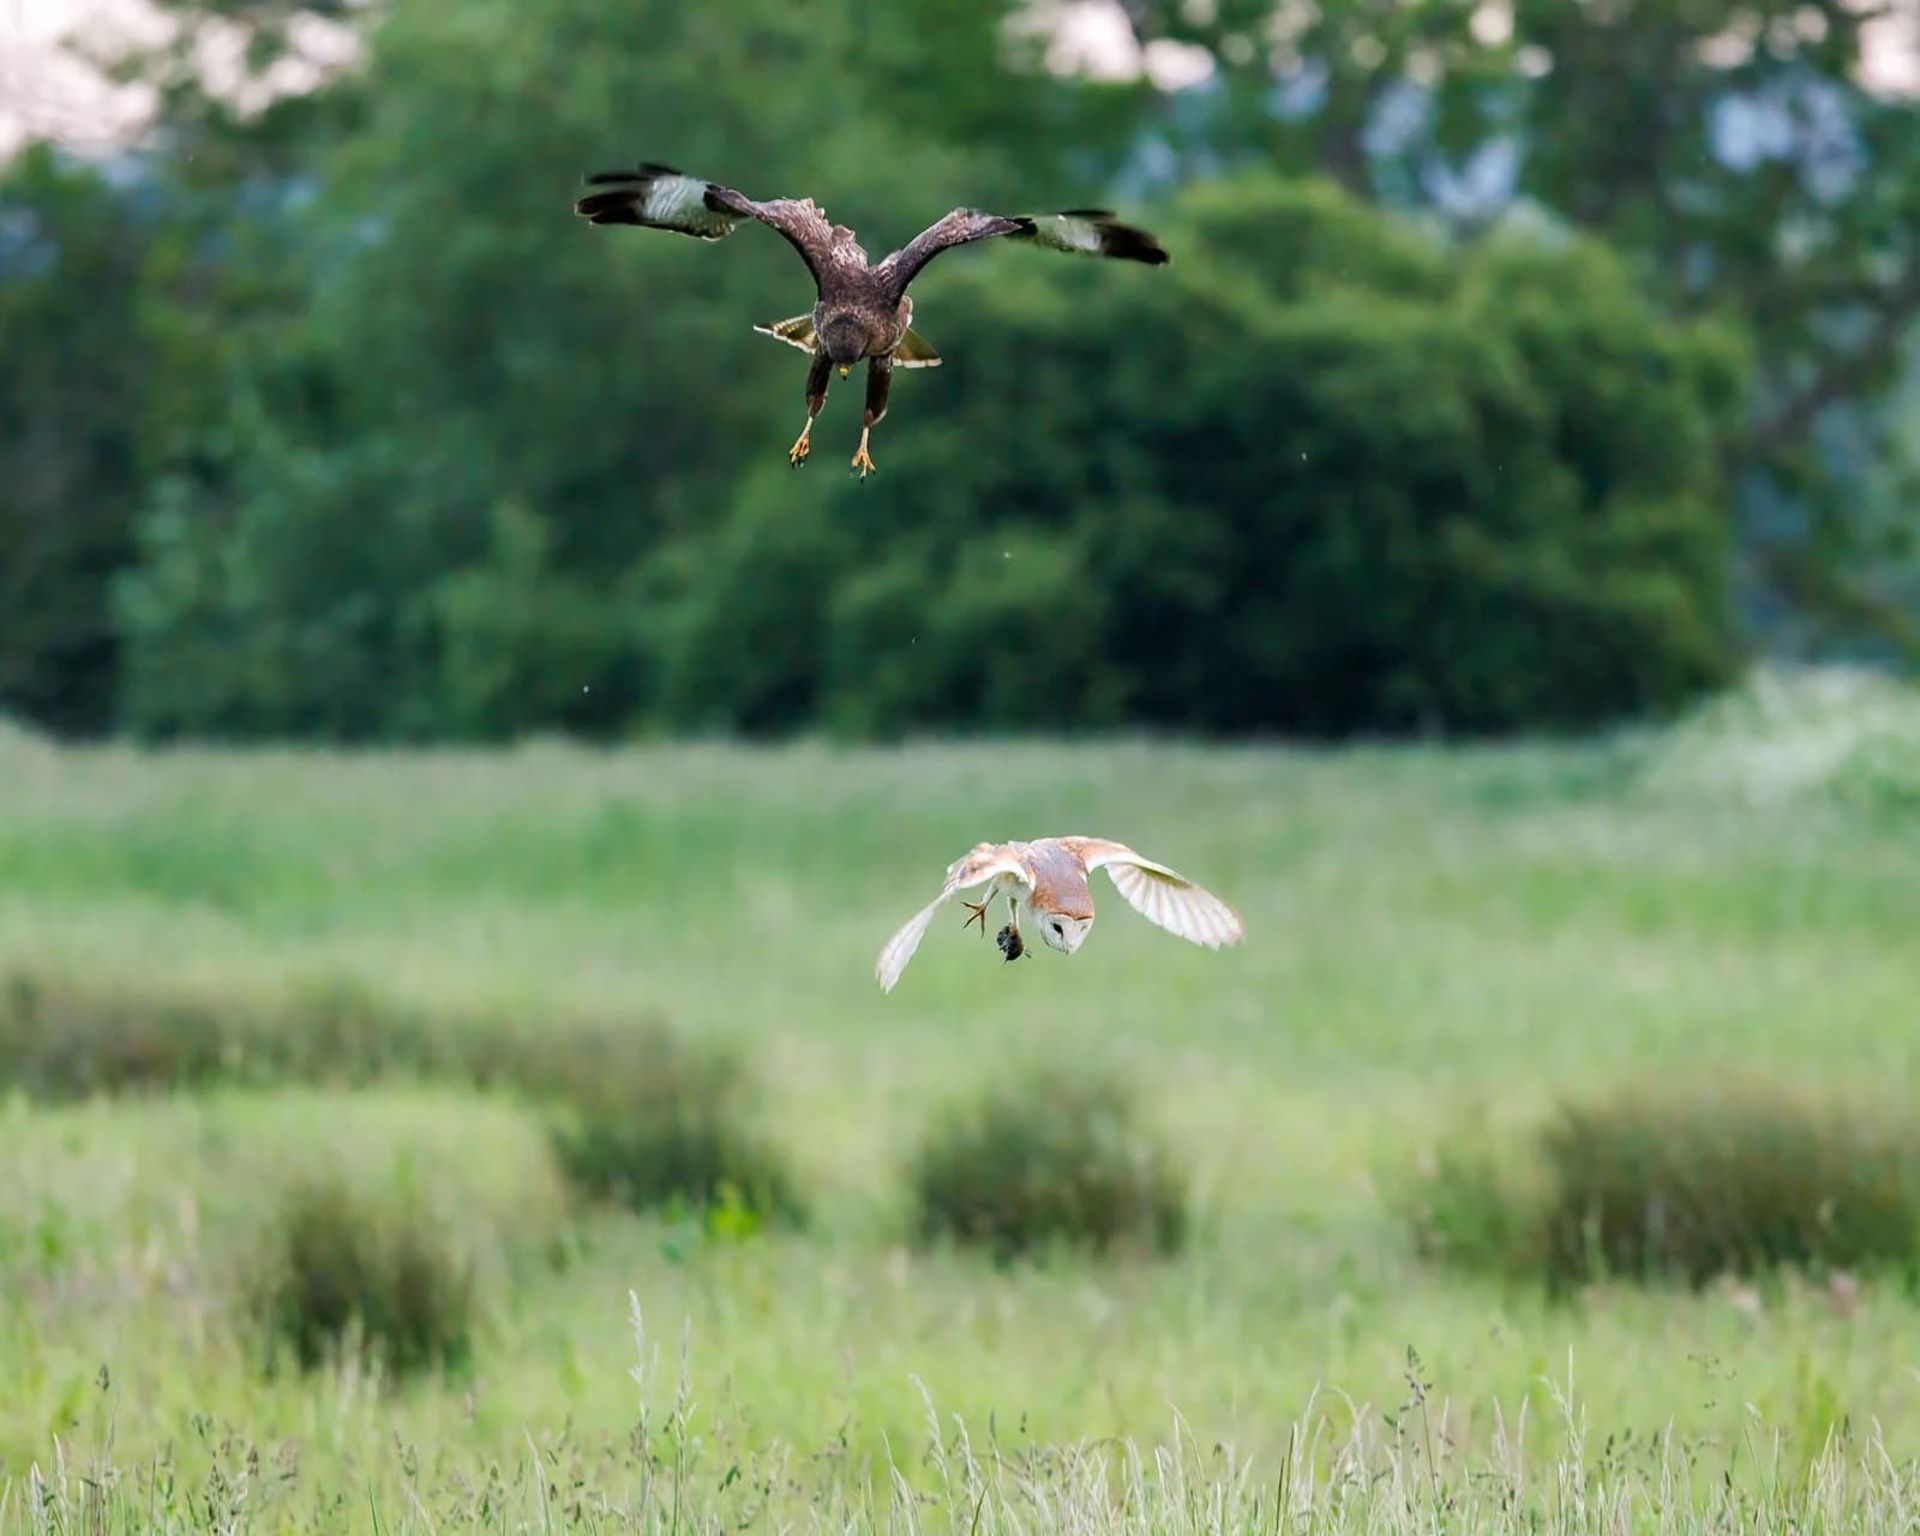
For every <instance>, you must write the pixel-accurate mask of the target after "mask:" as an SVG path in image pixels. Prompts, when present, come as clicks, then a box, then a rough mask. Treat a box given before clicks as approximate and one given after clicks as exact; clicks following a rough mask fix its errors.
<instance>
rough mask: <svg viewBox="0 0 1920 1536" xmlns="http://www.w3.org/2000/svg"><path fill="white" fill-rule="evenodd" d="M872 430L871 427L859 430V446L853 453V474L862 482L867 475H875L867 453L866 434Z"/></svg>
mask: <svg viewBox="0 0 1920 1536" xmlns="http://www.w3.org/2000/svg"><path fill="white" fill-rule="evenodd" d="M872 430H873V429H872V428H871V427H862V428H861V429H860V446H859V447H858V448H856V449H855V450H854V452H853V472H854V473H855V474H856V475H858V476H859V477H860V478H861V479H862V480H864V479H866V478H867V476H868V475H871V474H875V473H877V471H876V470H875V468H874V463H873V460H872V458H871V457H869V456H868V453H867V434H868V433H869V432H871V431H872Z"/></svg>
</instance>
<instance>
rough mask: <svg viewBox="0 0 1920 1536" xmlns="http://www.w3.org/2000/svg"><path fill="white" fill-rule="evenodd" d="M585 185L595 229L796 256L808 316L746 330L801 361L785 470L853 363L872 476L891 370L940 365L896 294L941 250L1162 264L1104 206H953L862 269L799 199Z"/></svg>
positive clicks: (628, 174) (649, 173)
mask: <svg viewBox="0 0 1920 1536" xmlns="http://www.w3.org/2000/svg"><path fill="white" fill-rule="evenodd" d="M587 185H588V186H589V187H591V188H592V189H593V190H591V191H590V192H588V193H587V194H586V196H584V197H582V198H581V199H580V200H579V201H578V202H576V203H575V204H574V208H573V211H574V212H575V213H577V214H579V215H580V216H581V217H582V218H583V219H587V220H589V221H590V222H592V223H595V224H637V225H640V226H642V227H643V228H647V229H670V230H673V231H674V232H675V233H676V234H682V235H691V236H693V237H694V238H695V239H697V240H709V241H711V240H720V239H724V238H725V237H726V236H728V235H730V234H732V233H733V232H734V230H735V229H736V228H738V227H739V226H740V225H741V224H742V223H744V222H746V221H747V220H749V219H751V220H754V221H756V222H758V223H761V224H765V225H767V226H768V227H769V228H772V229H775V230H777V231H779V233H780V234H781V235H782V236H784V237H785V238H786V241H787V243H788V244H789V245H791V246H792V247H793V248H794V249H795V250H796V251H798V252H799V253H800V259H801V260H802V261H804V262H806V264H807V270H808V271H809V272H810V273H812V274H813V287H814V305H813V308H812V309H811V310H809V311H808V312H807V313H806V314H804V315H795V316H794V317H793V318H792V319H791V320H776V321H774V322H772V323H771V324H769V325H756V326H755V327H754V329H755V330H756V331H762V332H764V333H765V334H767V335H769V336H772V337H774V338H775V339H776V340H778V341H784V342H785V343H787V345H788V346H790V347H798V348H799V349H800V350H801V351H802V352H805V353H806V354H807V355H808V357H810V358H811V359H812V360H813V361H812V363H811V365H810V366H809V367H808V369H807V424H806V425H805V426H804V427H802V428H801V429H800V436H799V438H798V439H797V440H796V441H795V443H794V445H793V446H792V447H791V448H789V449H788V450H787V462H788V463H790V464H792V465H793V467H794V468H795V469H798V468H800V466H801V465H803V464H805V463H806V462H807V452H808V449H809V448H810V447H811V445H812V437H813V421H814V418H815V417H816V416H818V415H819V414H820V409H821V407H822V406H824V405H825V404H826V402H827V381H828V377H829V375H830V374H831V373H832V372H833V370H835V369H836V368H837V369H838V370H839V371H840V377H841V378H843V379H844V378H845V377H846V376H847V374H848V371H849V370H850V369H852V368H853V367H854V365H855V364H857V363H861V362H864V363H865V364H866V365H867V397H866V409H865V411H864V412H863V414H862V416H861V418H860V446H859V448H858V449H857V450H856V451H855V452H854V455H853V462H852V466H851V467H852V470H853V472H854V473H855V474H856V475H858V476H859V477H860V478H861V479H862V480H864V479H866V477H867V476H868V475H870V474H872V473H873V472H874V466H873V458H872V456H871V455H870V454H869V453H868V452H867V440H868V438H869V437H870V436H871V434H872V432H873V429H874V428H875V427H877V426H878V425H879V424H880V421H881V418H882V417H884V416H885V415H886V414H887V393H888V391H889V390H890V389H891V388H892V385H893V370H894V368H895V367H900V368H937V367H938V366H939V365H940V354H939V353H938V352H936V351H934V350H933V348H932V347H930V346H928V345H927V343H926V341H925V340H924V339H923V338H922V337H920V336H918V335H916V334H915V333H914V331H913V330H912V328H911V322H912V320H913V300H912V299H910V298H908V297H907V285H908V284H909V283H911V282H912V281H913V279H914V277H915V275H916V274H918V272H919V271H920V269H921V268H922V267H924V266H925V265H926V264H927V263H928V262H930V261H932V260H933V258H934V257H936V256H938V255H939V254H940V253H941V252H942V251H944V250H948V249H950V248H951V247H953V246H956V245H971V244H972V243H973V242H974V241H976V240H994V239H999V238H1002V237H1004V238H1006V239H1009V240H1019V241H1023V242H1025V243H1026V244H1028V245H1039V246H1044V247H1046V248H1047V249H1048V250H1052V251H1067V252H1071V253H1074V254H1078V255H1082V256H1110V257H1115V258H1118V259H1119V260H1122V261H1138V262H1144V263H1145V264H1146V265H1148V266H1153V267H1157V266H1160V265H1161V264H1162V263H1164V262H1165V261H1166V259H1167V253H1166V252H1165V251H1164V250H1162V249H1161V248H1160V244H1159V242H1158V241H1156V240H1155V239H1154V238H1153V236H1152V235H1150V234H1148V233H1146V231H1144V230H1139V229H1134V228H1133V227H1131V226H1130V225H1126V224H1122V223H1120V222H1119V221H1118V220H1117V219H1115V218H1114V216H1113V215H1112V214H1111V213H1109V212H1108V211H1107V210H1106V209H1104V208H1076V209H1073V210H1071V211H1070V212H1067V213H1039V214H1025V213H1015V214H998V213H982V212H980V211H979V210H978V209H975V208H956V209H954V211H953V212H952V213H950V214H948V215H947V216H946V217H945V218H943V219H941V220H940V221H939V222H938V223H936V224H931V225H929V226H928V227H927V228H926V229H923V230H922V231H921V232H920V233H919V234H917V235H915V236H914V237H913V238H912V239H911V240H909V241H908V242H907V243H906V244H905V245H903V246H902V247H901V248H900V249H899V250H897V251H895V252H894V253H893V254H892V255H890V256H888V257H887V258H886V259H885V260H884V261H881V262H879V263H876V264H869V262H868V261H867V253H866V252H865V251H863V250H862V249H861V248H860V245H859V242H858V241H856V240H855V239H854V237H853V231H852V230H850V229H848V228H847V227H846V226H845V225H844V224H833V223H830V222H829V221H828V219H827V216H826V214H825V213H823V212H822V211H821V210H820V208H819V207H818V206H816V205H815V204H814V202H813V201H812V200H811V199H810V198H799V199H795V198H788V197H776V198H772V199H770V200H769V201H767V202H764V203H761V202H755V201H754V200H753V199H752V198H750V197H743V196H742V195H741V194H740V193H738V192H736V191H734V190H733V188H731V187H723V186H721V185H720V184H719V183H718V182H713V181H702V180H701V179H700V178H699V177H697V176H683V175H681V173H680V172H678V171H676V170H672V169H670V168H669V167H667V166H664V165H654V164H645V165H641V166H640V167H638V168H637V169H635V170H631V171H601V172H600V173H599V174H597V175H593V176H589V177H588V178H587Z"/></svg>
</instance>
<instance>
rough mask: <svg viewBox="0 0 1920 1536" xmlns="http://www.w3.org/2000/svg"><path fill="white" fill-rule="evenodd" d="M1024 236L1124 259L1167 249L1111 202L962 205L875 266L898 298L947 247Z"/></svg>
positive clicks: (1154, 259) (1156, 258)
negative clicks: (1062, 209) (1057, 206)
mask: <svg viewBox="0 0 1920 1536" xmlns="http://www.w3.org/2000/svg"><path fill="white" fill-rule="evenodd" d="M997 239H1008V240H1023V241H1025V242H1027V243H1028V244H1029V245H1043V246H1045V247H1046V248H1047V249H1048V250H1050V251H1067V252H1070V253H1072V254H1074V255H1078V256H1111V257H1115V258H1117V259H1119V260H1121V261H1140V262H1145V263H1146V264H1147V265H1148V266H1150V267H1157V266H1160V265H1162V264H1163V263H1164V262H1165V261H1166V259H1167V253H1166V252H1165V251H1164V250H1163V249H1161V246H1160V242H1159V241H1158V240H1156V239H1154V238H1153V236H1152V235H1150V234H1148V233H1147V232H1146V231H1145V230H1144V229H1135V228H1134V227H1133V226H1132V225H1131V224H1122V223H1121V222H1120V221H1119V220H1118V219H1116V218H1115V217H1114V216H1113V215H1112V214H1111V213H1110V212H1108V211H1107V210H1106V209H1105V208H1076V209H1073V210H1072V211H1071V212H1068V213H1015V214H998V213H982V212H981V211H980V210H979V209H978V208H956V209H954V210H953V212H952V213H950V214H948V215H947V216H946V217H945V218H943V219H941V220H940V221H939V222H937V223H934V224H929V225H928V226H927V227H926V228H925V229H923V230H921V231H920V233H919V234H917V235H915V236H914V237H913V238H912V239H911V240H909V241H908V242H907V243H906V244H905V245H903V246H902V247H901V248H900V249H899V250H897V251H895V252H894V253H893V254H892V255H891V256H889V257H887V259H886V260H885V261H883V262H881V263H880V264H879V265H878V266H877V267H875V268H874V269H873V270H874V275H875V276H876V277H878V278H879V279H880V281H881V283H882V284H883V285H884V286H885V287H886V289H887V291H888V292H889V293H891V294H892V295H893V296H894V297H895V298H896V299H897V298H898V297H899V296H900V295H901V294H903V293H905V292H906V291H907V284H908V283H910V282H912V281H913V279H914V277H915V276H916V275H917V274H918V272H919V271H920V269H921V268H922V267H924V266H925V265H926V264H927V263H928V262H930V261H932V260H933V258H934V257H936V256H938V255H939V254H940V253H941V252H942V251H948V250H952V249H953V247H954V246H956V245H971V244H973V242H974V241H976V240H997Z"/></svg>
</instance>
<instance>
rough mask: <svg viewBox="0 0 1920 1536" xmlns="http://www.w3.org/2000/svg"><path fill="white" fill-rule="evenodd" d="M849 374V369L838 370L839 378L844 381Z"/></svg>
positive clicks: (850, 370)
mask: <svg viewBox="0 0 1920 1536" xmlns="http://www.w3.org/2000/svg"><path fill="white" fill-rule="evenodd" d="M851 372H853V370H852V369H851V368H842V369H841V370H840V377H841V378H843V379H844V378H845V377H846V376H847V375H848V374H849V373H851Z"/></svg>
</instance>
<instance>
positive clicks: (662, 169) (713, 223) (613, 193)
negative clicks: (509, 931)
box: [573, 164, 833, 284]
mask: <svg viewBox="0 0 1920 1536" xmlns="http://www.w3.org/2000/svg"><path fill="white" fill-rule="evenodd" d="M587 185H588V186H590V187H592V188H594V190H593V191H591V192H589V193H587V194H586V196H584V197H582V198H581V199H580V200H579V201H578V202H576V203H575V204H574V205H573V211H574V212H575V213H577V214H579V215H580V217H581V218H583V219H585V220H587V221H588V222H589V223H591V224H637V225H640V226H641V227H642V228H645V229H670V230H672V231H673V232H674V233H675V234H680V235H691V236H693V238H694V239H696V240H724V239H725V238H726V237H727V236H728V235H730V234H732V233H733V232H734V231H735V230H736V229H738V228H739V227H740V225H741V224H742V223H743V222H745V221H746V220H748V219H755V220H758V221H759V222H760V223H762V224H765V225H767V226H768V227H769V228H772V229H776V230H778V231H779V232H780V233H781V234H782V235H784V236H785V237H786V239H787V243H788V244H790V245H791V246H792V247H793V248H794V249H795V250H796V251H798V252H799V253H800V259H801V260H802V261H804V262H806V264H807V270H808V271H810V272H811V273H813V279H814V282H815V283H816V284H817V283H818V282H819V281H820V274H821V272H822V270H823V268H824V267H825V266H826V264H827V262H828V259H829V253H830V252H831V251H832V250H833V225H832V224H831V223H829V222H828V220H827V216H826V215H825V214H824V213H822V212H821V211H820V210H819V209H818V208H816V207H815V206H814V205H813V203H812V201H811V200H810V199H807V198H800V199H794V198H788V197H776V198H773V199H772V200H770V201H768V202H764V203H759V202H755V201H754V200H753V199H752V198H750V197H745V196H742V195H741V194H740V193H738V192H736V191H734V190H733V188H732V187H723V186H721V185H720V184H719V183H718V182H716V181H702V180H701V179H700V178H699V177H698V176H685V175H682V174H681V173H680V172H679V171H676V170H674V169H673V168H672V167H671V166H665V165H653V164H647V165H642V166H641V167H639V169H637V170H632V171H601V172H599V173H597V174H596V175H592V176H589V177H588V178H587Z"/></svg>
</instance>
